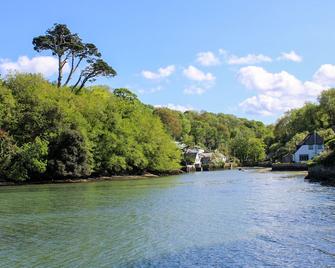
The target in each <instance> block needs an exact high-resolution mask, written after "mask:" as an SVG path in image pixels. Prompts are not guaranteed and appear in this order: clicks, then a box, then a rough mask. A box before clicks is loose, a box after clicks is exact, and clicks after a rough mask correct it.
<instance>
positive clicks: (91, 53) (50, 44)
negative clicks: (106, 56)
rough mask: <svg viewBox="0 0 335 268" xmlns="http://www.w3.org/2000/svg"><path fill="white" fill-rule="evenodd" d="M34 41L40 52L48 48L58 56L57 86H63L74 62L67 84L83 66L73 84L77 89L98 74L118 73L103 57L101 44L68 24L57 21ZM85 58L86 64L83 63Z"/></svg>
mask: <svg viewBox="0 0 335 268" xmlns="http://www.w3.org/2000/svg"><path fill="white" fill-rule="evenodd" d="M32 43H33V46H34V49H35V50H36V51H37V52H41V51H43V50H48V51H51V53H52V55H55V56H57V58H58V78H57V87H61V86H62V81H63V71H64V67H65V66H66V64H68V65H69V66H70V71H69V74H68V76H67V79H66V81H65V82H64V83H63V86H67V85H68V83H69V82H70V80H71V79H72V77H73V75H74V74H75V73H76V71H77V70H78V69H81V72H80V74H79V78H78V79H77V82H75V83H74V85H73V86H72V89H73V91H74V92H76V93H79V92H80V91H81V89H82V88H83V87H84V86H85V84H86V82H93V81H95V79H96V78H97V77H98V76H104V77H113V76H115V75H116V71H115V70H114V69H113V68H112V67H111V66H109V65H108V64H107V63H106V62H105V61H104V60H102V59H101V53H100V52H99V50H98V49H97V47H96V46H95V45H94V44H92V43H83V42H82V40H81V38H80V37H79V36H78V34H74V33H72V32H71V31H70V29H69V28H68V27H67V26H66V25H65V24H58V23H55V24H54V25H53V27H52V28H50V29H48V30H47V31H46V33H45V35H40V36H37V37H35V38H34V39H33V42H32ZM84 61H86V66H81V64H82V63H83V62H84ZM80 67H82V68H80Z"/></svg>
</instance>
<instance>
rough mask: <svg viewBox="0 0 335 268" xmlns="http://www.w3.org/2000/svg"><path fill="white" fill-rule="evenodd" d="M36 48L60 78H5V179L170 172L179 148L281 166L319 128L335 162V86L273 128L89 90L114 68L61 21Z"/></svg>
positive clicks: (1, 136) (0, 155)
mask: <svg viewBox="0 0 335 268" xmlns="http://www.w3.org/2000/svg"><path fill="white" fill-rule="evenodd" d="M33 46H34V49H35V50H36V51H38V52H40V51H48V52H50V53H51V54H52V55H53V56H56V57H57V58H58V76H57V80H56V82H49V81H47V80H45V79H44V78H43V77H42V76H40V75H36V74H10V75H8V76H7V77H5V78H3V79H0V179H1V180H12V181H25V180H43V179H45V180H50V179H54V180H57V179H63V178H81V177H87V176H102V175H104V176H109V175H115V174H143V173H144V172H152V173H168V172H171V171H173V170H178V169H179V168H180V164H181V163H182V161H183V154H182V151H181V150H180V148H178V144H179V145H180V144H183V145H186V146H188V147H194V146H198V147H201V148H203V149H205V150H207V151H211V152H214V151H215V152H220V153H223V154H224V155H226V156H227V157H228V160H229V161H234V162H239V163H241V164H249V165H254V164H257V163H259V162H261V161H265V160H268V161H281V159H282V157H283V156H285V155H287V154H289V153H293V151H294V150H295V147H296V145H297V144H298V143H299V142H300V141H301V140H303V138H304V137H305V136H306V134H307V133H309V132H312V131H318V133H319V134H320V135H321V136H322V137H323V138H324V140H325V141H326V147H327V151H326V152H324V153H323V154H322V155H321V156H320V157H319V159H317V161H320V162H324V163H328V164H333V163H334V158H335V157H334V147H335V146H334V145H335V142H334V141H335V135H334V131H333V129H334V126H335V89H330V90H327V91H324V92H323V93H322V94H321V96H320V97H319V103H317V104H312V103H307V104H306V105H305V106H304V107H302V108H300V109H294V110H291V111H288V112H287V113H285V114H284V116H283V117H281V118H280V119H279V120H278V122H277V123H276V124H274V125H269V126H266V125H264V124H263V123H262V122H259V121H253V120H247V119H242V118H237V117H236V116H234V115H227V114H222V113H219V114H214V113H209V112H196V111H187V112H184V113H182V112H178V111H174V110H170V109H168V108H155V107H153V106H150V105H145V104H143V103H141V101H140V100H139V99H138V98H137V96H136V95H135V94H134V93H132V92H131V91H130V90H128V89H125V88H119V89H114V90H112V89H110V88H109V87H105V86H92V87H89V86H87V83H89V82H93V81H95V80H96V78H97V77H99V76H104V77H113V76H115V75H116V71H115V70H114V69H113V68H112V67H111V66H110V65H108V64H107V63H106V62H105V61H104V60H103V59H102V55H101V53H100V52H99V50H98V49H97V47H96V46H95V45H94V44H91V43H84V42H83V41H82V40H81V38H80V37H79V36H78V35H77V34H73V33H71V31H70V30H69V29H68V28H67V26H66V25H64V24H55V25H54V26H53V27H52V28H50V29H48V30H47V31H46V34H45V35H41V36H38V37H35V38H34V39H33ZM66 64H67V66H69V72H68V73H67V76H66V77H64V66H65V65H66Z"/></svg>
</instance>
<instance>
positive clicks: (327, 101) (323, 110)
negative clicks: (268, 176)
mask: <svg viewBox="0 0 335 268" xmlns="http://www.w3.org/2000/svg"><path fill="white" fill-rule="evenodd" d="M334 129H335V89H329V90H325V91H323V92H322V93H321V95H320V97H319V103H318V104H311V103H306V104H305V105H304V106H303V107H301V108H299V109H294V110H291V111H289V112H287V113H285V115H284V116H283V117H281V118H280V119H279V120H278V121H277V123H276V125H275V126H274V137H273V138H272V142H273V144H272V145H270V146H269V148H268V152H269V153H271V154H272V155H273V156H274V157H273V158H275V159H280V157H281V156H283V155H284V154H287V153H292V152H293V151H294V149H295V146H296V145H297V144H298V143H299V142H301V141H302V140H303V139H304V138H305V137H306V135H307V134H308V133H312V132H314V131H317V132H318V134H319V135H320V136H321V137H322V138H323V139H324V141H325V143H326V145H327V143H328V142H329V141H331V140H333V139H334V138H335V133H334ZM329 144H331V142H330V143H329ZM326 147H328V150H327V151H325V152H324V153H323V154H321V155H320V157H318V159H317V160H316V161H321V162H322V161H323V162H325V163H326V162H327V161H328V160H327V159H328V158H327V157H329V159H331V157H332V155H333V153H332V152H333V151H334V149H331V145H330V146H326ZM331 161H332V160H331ZM331 161H330V162H331Z"/></svg>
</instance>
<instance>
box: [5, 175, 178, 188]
mask: <svg viewBox="0 0 335 268" xmlns="http://www.w3.org/2000/svg"><path fill="white" fill-rule="evenodd" d="M181 173H182V172H179V173H174V174H159V175H155V174H152V173H145V174H143V175H116V176H100V177H89V178H78V179H75V178H71V179H60V180H40V181H34V180H32V181H22V182H19V181H16V182H14V181H0V187H1V186H18V185H34V184H36V185H37V184H60V183H88V182H99V181H122V180H141V179H149V178H151V179H154V178H160V177H164V176H169V175H176V174H181Z"/></svg>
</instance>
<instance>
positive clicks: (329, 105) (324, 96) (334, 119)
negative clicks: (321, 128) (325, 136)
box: [319, 88, 335, 131]
mask: <svg viewBox="0 0 335 268" xmlns="http://www.w3.org/2000/svg"><path fill="white" fill-rule="evenodd" d="M319 102H320V107H321V109H322V110H324V111H325V112H326V113H327V115H328V117H329V126H330V127H332V128H333V130H334V131H335V89H334V88H332V89H329V90H326V91H324V92H322V93H321V96H320V97H319Z"/></svg>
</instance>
